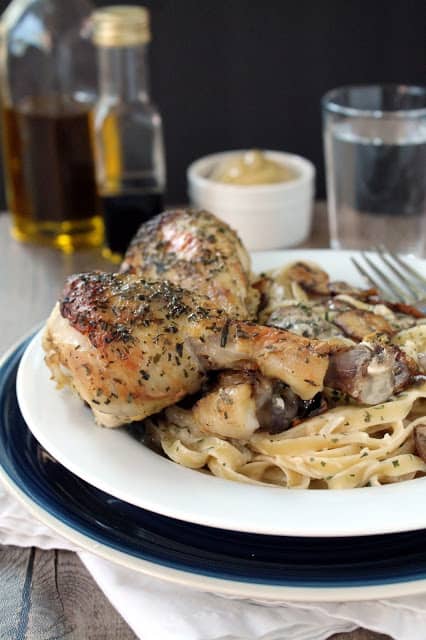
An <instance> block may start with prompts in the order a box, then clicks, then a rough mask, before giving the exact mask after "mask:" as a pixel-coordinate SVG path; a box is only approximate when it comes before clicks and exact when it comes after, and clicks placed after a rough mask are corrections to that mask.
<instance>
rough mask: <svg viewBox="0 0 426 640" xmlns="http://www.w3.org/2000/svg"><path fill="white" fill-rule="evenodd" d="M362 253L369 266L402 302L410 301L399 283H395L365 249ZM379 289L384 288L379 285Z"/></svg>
mask: <svg viewBox="0 0 426 640" xmlns="http://www.w3.org/2000/svg"><path fill="white" fill-rule="evenodd" d="M361 255H362V257H363V258H364V260H365V261H366V263H367V264H368V266H369V267H370V268H371V269H373V271H374V273H375V274H376V275H377V276H378V277H379V278H381V280H382V281H383V282H384V283H385V285H386V286H387V288H388V289H389V290H390V291H392V292H393V294H394V296H395V297H396V299H397V300H399V301H402V302H408V298H407V296H406V295H405V293H404V291H403V290H402V289H401V288H400V287H398V285H397V284H395V282H392V280H391V279H390V278H389V277H388V276H387V275H386V274H385V273H384V272H383V271H382V270H381V269H380V268H379V267H378V266H377V265H376V264H374V262H373V261H372V260H371V258H370V257H369V256H368V255H367V254H366V253H365V252H364V251H363V252H362V253H361ZM379 289H383V287H380V286H379Z"/></svg>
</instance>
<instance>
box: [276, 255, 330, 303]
mask: <svg viewBox="0 0 426 640" xmlns="http://www.w3.org/2000/svg"><path fill="white" fill-rule="evenodd" d="M285 276H286V279H287V280H290V281H292V282H297V284H298V285H300V286H301V287H302V289H304V291H306V292H307V293H312V294H314V295H320V296H328V295H329V290H328V283H329V277H328V274H327V273H326V272H325V271H323V270H322V269H320V268H319V267H317V266H316V265H313V264H308V263H307V262H295V263H294V264H292V265H290V267H289V268H288V269H286V271H285Z"/></svg>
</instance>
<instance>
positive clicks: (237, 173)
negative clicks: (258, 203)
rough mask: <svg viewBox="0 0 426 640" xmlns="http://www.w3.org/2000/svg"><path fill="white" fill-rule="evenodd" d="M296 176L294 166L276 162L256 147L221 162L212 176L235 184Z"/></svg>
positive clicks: (270, 180) (279, 180)
mask: <svg viewBox="0 0 426 640" xmlns="http://www.w3.org/2000/svg"><path fill="white" fill-rule="evenodd" d="M296 177H297V173H296V172H295V171H294V169H293V168H292V167H289V166H287V165H284V164H281V163H280V162H276V161H275V160H272V159H271V158H268V157H267V156H266V155H265V154H264V153H262V151H258V150H256V149H253V150H250V151H246V152H245V153H243V154H239V155H232V156H231V157H229V158H226V159H225V160H223V161H222V162H219V163H218V164H217V165H216V167H215V168H214V169H213V172H212V174H211V176H210V178H211V179H212V180H214V181H216V182H224V183H227V184H234V185H255V184H271V183H274V182H287V181H289V180H293V179H294V178H296Z"/></svg>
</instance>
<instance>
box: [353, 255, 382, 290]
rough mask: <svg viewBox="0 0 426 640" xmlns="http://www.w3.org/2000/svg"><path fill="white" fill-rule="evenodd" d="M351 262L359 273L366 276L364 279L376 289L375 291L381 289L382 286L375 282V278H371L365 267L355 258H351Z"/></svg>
mask: <svg viewBox="0 0 426 640" xmlns="http://www.w3.org/2000/svg"><path fill="white" fill-rule="evenodd" d="M351 260H352V262H353V264H354V266H355V269H357V271H358V272H359V273H360V274H361V275H362V276H364V278H365V279H366V280H367V282H368V283H369V284H370V285H371V286H372V287H373V288H374V289H378V290H379V289H380V285H379V283H378V282H376V281H375V280H374V278H372V277H371V275H370V274H369V273H368V272H367V271H366V270H365V269H364V267H363V266H362V265H361V264H360V263H359V262H358V260H356V259H355V258H354V257H353V256H351Z"/></svg>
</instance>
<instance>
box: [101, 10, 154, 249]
mask: <svg viewBox="0 0 426 640" xmlns="http://www.w3.org/2000/svg"><path fill="white" fill-rule="evenodd" d="M149 41H150V29H149V14H148V11H147V10H146V9H145V8H143V7H134V6H125V7H106V8H104V9H99V10H98V11H95V13H94V42H95V44H96V46H97V50H98V62H99V78H100V82H99V98H98V102H97V105H96V109H95V140H96V143H95V144H96V158H97V181H98V190H99V194H100V196H101V202H102V207H103V215H104V225H105V254H106V255H107V256H108V257H110V258H112V259H113V260H115V261H118V260H120V259H121V255H122V254H123V253H124V252H125V250H126V248H127V246H128V244H129V242H130V240H131V239H132V237H133V236H134V234H135V233H136V231H137V229H138V227H139V226H140V225H141V224H142V223H143V222H145V221H146V220H148V219H149V218H151V217H152V216H154V215H156V214H157V213H160V212H161V211H162V208H163V194H164V188H165V163H164V147H163V132H162V123H161V117H160V114H159V113H158V111H157V109H156V108H155V106H154V105H153V104H152V102H151V101H150V96H149V88H148V66H147V59H146V56H147V51H146V49H147V44H148V42H149Z"/></svg>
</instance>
